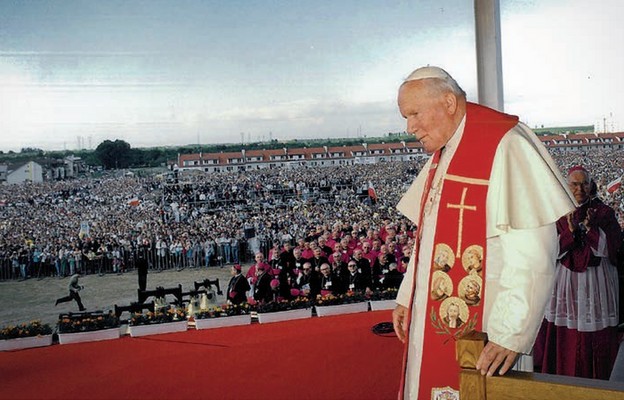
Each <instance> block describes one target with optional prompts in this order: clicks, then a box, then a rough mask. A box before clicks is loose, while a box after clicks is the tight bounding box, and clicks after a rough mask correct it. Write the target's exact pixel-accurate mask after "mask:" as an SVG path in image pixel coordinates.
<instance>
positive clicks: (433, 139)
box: [398, 79, 457, 153]
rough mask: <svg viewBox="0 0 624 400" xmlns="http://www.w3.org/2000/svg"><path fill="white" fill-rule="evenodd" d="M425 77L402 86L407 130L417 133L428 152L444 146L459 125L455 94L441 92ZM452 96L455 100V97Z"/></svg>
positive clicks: (400, 103)
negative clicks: (435, 89)
mask: <svg viewBox="0 0 624 400" xmlns="http://www.w3.org/2000/svg"><path fill="white" fill-rule="evenodd" d="M424 81H425V80H423V79H421V80H417V81H410V82H406V83H404V84H403V85H402V86H401V88H400V89H399V98H398V103H399V111H400V112H401V115H402V116H403V118H405V119H406V120H407V133H410V134H412V135H414V136H416V139H418V140H419V141H420V142H421V143H422V145H423V147H424V148H425V151H426V152H427V153H433V152H435V151H436V150H439V149H441V148H442V147H443V146H444V145H445V144H446V143H447V142H448V140H449V139H450V138H451V136H453V133H454V132H455V129H456V128H457V126H456V122H455V121H454V113H455V111H456V109H457V107H456V102H453V101H452V100H456V99H455V96H454V95H453V94H451V93H446V94H437V93H435V92H433V91H431V90H430V89H429V88H428V86H427V85H428V84H427V83H425V82H424ZM451 97H452V99H451Z"/></svg>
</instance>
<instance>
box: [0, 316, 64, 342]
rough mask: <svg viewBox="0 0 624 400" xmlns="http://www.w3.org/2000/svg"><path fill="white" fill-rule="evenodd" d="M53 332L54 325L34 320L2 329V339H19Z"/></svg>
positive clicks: (0, 337) (0, 332) (0, 333)
mask: <svg viewBox="0 0 624 400" xmlns="http://www.w3.org/2000/svg"><path fill="white" fill-rule="evenodd" d="M50 334H52V327H51V326H50V325H48V324H43V323H41V321H40V320H34V321H30V322H27V323H23V324H19V325H8V326H6V327H4V328H2V330H0V340H7V339H17V338H23V337H31V336H43V335H50Z"/></svg>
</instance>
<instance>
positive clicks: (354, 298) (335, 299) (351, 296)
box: [315, 291, 368, 306]
mask: <svg viewBox="0 0 624 400" xmlns="http://www.w3.org/2000/svg"><path fill="white" fill-rule="evenodd" d="M367 300H368V297H367V296H366V295H365V294H364V293H362V292H353V291H348V292H347V293H345V294H337V295H335V294H328V295H325V296H321V295H320V294H319V295H317V296H316V301H315V304H316V305H317V306H337V305H340V304H351V303H361V302H363V301H367Z"/></svg>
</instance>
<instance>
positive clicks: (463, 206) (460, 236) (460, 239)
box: [446, 187, 477, 258]
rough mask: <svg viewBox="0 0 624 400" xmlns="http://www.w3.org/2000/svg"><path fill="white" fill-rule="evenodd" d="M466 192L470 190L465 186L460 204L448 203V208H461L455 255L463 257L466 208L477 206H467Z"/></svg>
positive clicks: (475, 207) (473, 208) (473, 209)
mask: <svg viewBox="0 0 624 400" xmlns="http://www.w3.org/2000/svg"><path fill="white" fill-rule="evenodd" d="M466 192H468V188H467V187H464V189H463V190H462V195H461V201H460V203H459V204H451V203H446V208H457V209H459V224H458V226H457V250H456V252H455V257H457V258H460V257H461V244H462V232H463V230H464V210H470V211H476V209H477V206H467V205H466V204H465V203H464V202H465V201H466Z"/></svg>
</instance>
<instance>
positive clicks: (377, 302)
mask: <svg viewBox="0 0 624 400" xmlns="http://www.w3.org/2000/svg"><path fill="white" fill-rule="evenodd" d="M398 292H399V291H398V290H397V289H386V290H382V291H377V292H373V293H372V294H371V296H370V306H371V311H379V310H394V308H395V307H396V302H395V299H396V297H397V293H398Z"/></svg>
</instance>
